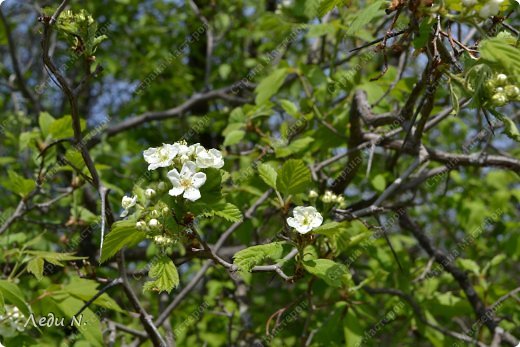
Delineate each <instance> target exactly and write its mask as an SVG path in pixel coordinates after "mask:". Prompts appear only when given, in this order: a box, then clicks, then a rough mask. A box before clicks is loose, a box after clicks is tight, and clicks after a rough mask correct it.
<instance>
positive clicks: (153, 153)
mask: <svg viewBox="0 0 520 347" xmlns="http://www.w3.org/2000/svg"><path fill="white" fill-rule="evenodd" d="M178 153H179V149H178V148H177V147H175V146H174V145H169V144H163V145H162V146H161V147H150V148H148V149H147V150H146V151H144V152H143V157H144V160H145V161H146V162H147V163H148V164H150V165H148V170H155V169H157V168H160V167H168V166H170V165H171V164H172V162H173V159H175V156H176V155H177V154H178Z"/></svg>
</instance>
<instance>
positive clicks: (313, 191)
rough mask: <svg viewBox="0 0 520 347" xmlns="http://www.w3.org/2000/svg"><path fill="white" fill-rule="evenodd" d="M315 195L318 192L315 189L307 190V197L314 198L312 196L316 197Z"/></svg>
mask: <svg viewBox="0 0 520 347" xmlns="http://www.w3.org/2000/svg"><path fill="white" fill-rule="evenodd" d="M317 197H318V192H317V191H315V190H311V191H310V192H309V198H311V199H314V198H317Z"/></svg>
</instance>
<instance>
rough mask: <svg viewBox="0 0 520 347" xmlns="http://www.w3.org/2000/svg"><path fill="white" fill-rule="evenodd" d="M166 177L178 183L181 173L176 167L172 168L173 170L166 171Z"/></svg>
mask: <svg viewBox="0 0 520 347" xmlns="http://www.w3.org/2000/svg"><path fill="white" fill-rule="evenodd" d="M166 176H167V177H168V179H169V180H170V182H172V183H173V182H174V181H175V182H177V183H179V181H180V179H181V175H180V174H179V171H177V169H173V170H170V171H168V174H167V175H166ZM174 185H175V184H174Z"/></svg>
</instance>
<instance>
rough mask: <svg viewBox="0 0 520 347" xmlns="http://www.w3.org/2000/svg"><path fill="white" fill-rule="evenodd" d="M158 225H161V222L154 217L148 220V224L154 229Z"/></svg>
mask: <svg viewBox="0 0 520 347" xmlns="http://www.w3.org/2000/svg"><path fill="white" fill-rule="evenodd" d="M160 225H161V223H159V221H158V220H157V219H155V218H152V219H150V221H149V222H148V226H149V227H150V228H152V229H156V228H158V227H159V226H160Z"/></svg>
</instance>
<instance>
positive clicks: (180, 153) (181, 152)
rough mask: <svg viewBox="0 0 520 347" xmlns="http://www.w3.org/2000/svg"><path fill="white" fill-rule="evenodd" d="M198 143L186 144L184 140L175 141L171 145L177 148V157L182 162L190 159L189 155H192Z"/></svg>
mask: <svg viewBox="0 0 520 347" xmlns="http://www.w3.org/2000/svg"><path fill="white" fill-rule="evenodd" d="M197 145H198V143H196V144H194V145H191V146H187V145H186V143H185V142H175V143H174V144H173V145H172V146H174V148H175V149H176V150H177V158H178V159H179V161H180V162H181V164H184V163H185V162H187V161H189V160H191V156H192V155H193V153H194V151H195V149H196V147H197Z"/></svg>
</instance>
